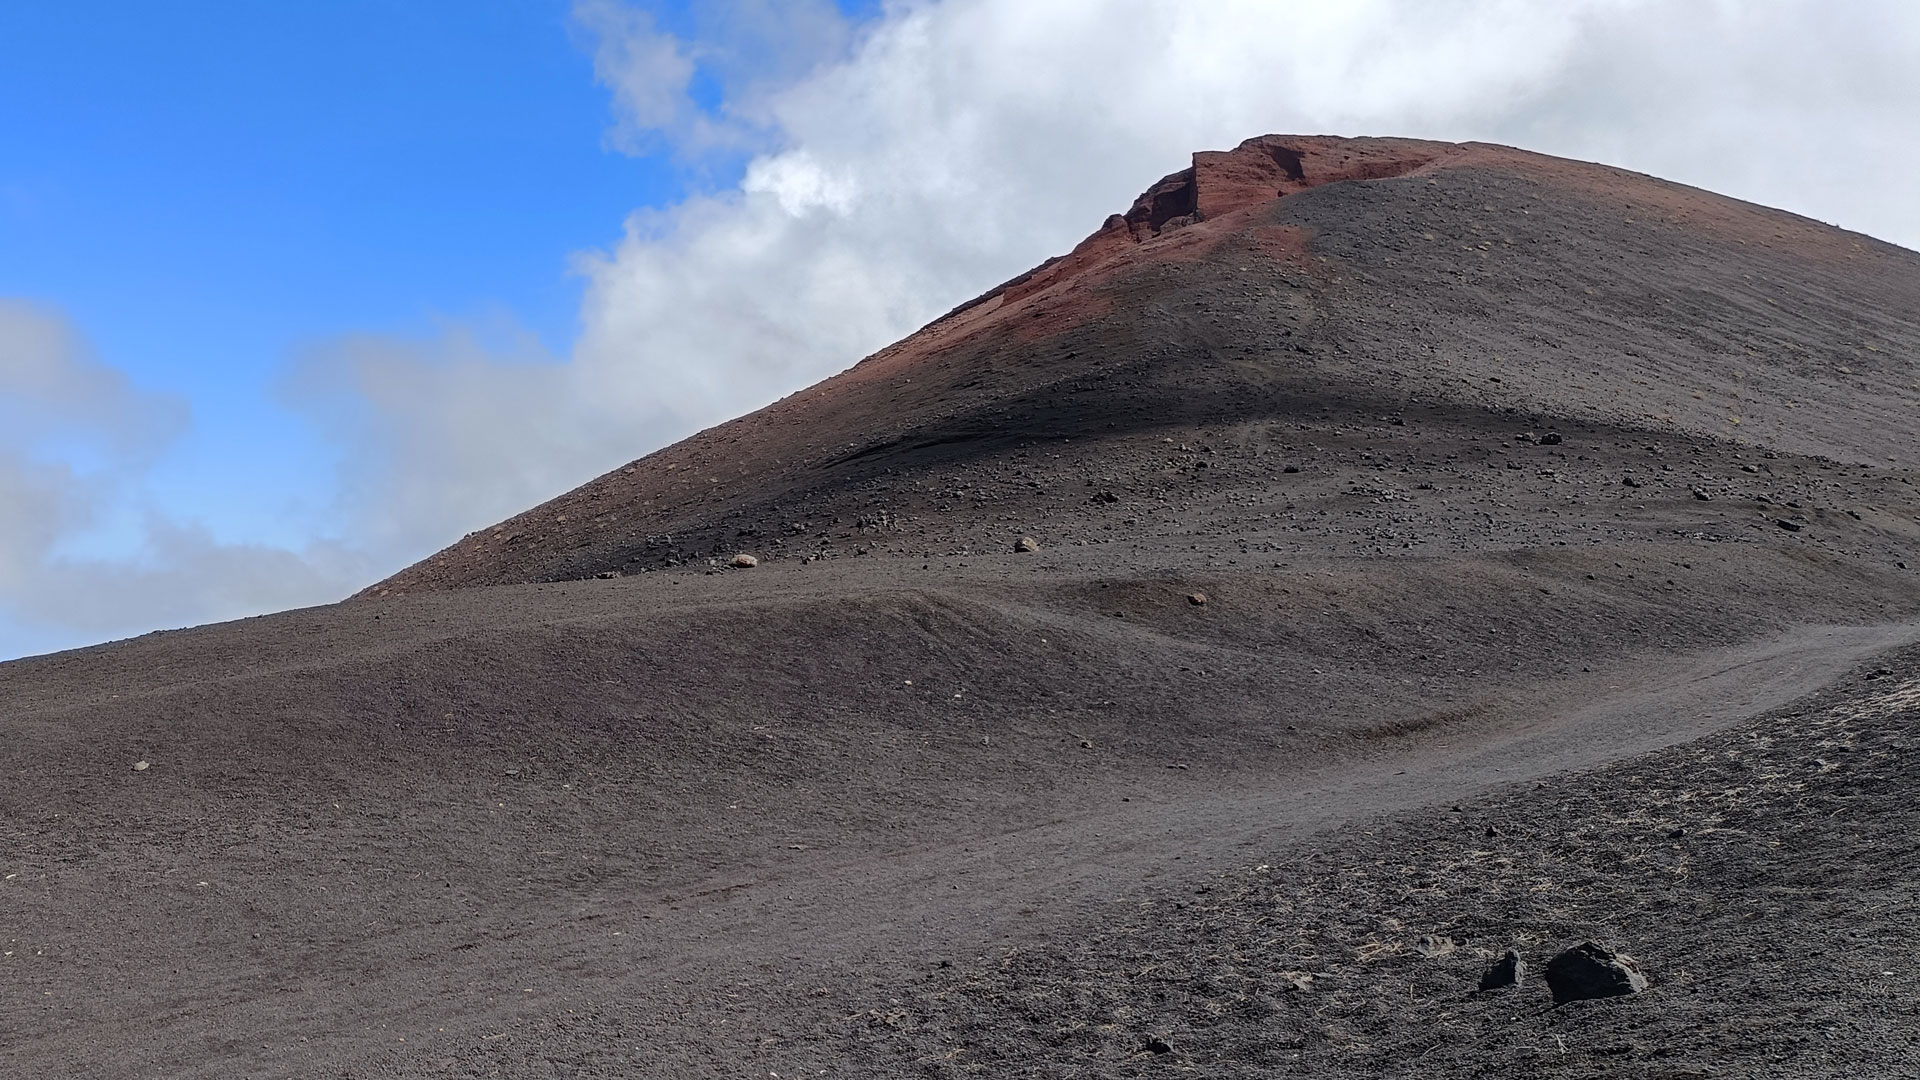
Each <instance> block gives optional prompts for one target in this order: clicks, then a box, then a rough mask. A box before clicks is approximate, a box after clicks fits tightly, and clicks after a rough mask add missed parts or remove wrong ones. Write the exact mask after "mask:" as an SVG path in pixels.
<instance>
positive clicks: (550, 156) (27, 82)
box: [0, 0, 686, 543]
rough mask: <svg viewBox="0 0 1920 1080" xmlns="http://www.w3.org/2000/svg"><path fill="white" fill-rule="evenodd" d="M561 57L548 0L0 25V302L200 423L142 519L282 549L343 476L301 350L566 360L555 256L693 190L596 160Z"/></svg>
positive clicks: (660, 157) (95, 6)
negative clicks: (298, 408) (48, 314)
mask: <svg viewBox="0 0 1920 1080" xmlns="http://www.w3.org/2000/svg"><path fill="white" fill-rule="evenodd" d="M579 37H580V34H579V31H578V29H577V28H575V27H574V26H572V25H571V24H570V22H569V18H568V9H567V6H566V5H565V4H562V3H557V2H547V0H518V2H512V0H503V2H493V3H485V4H471V3H446V2H441V3H428V2H421V0H333V2H329V3H326V4H293V3H272V2H254V3H246V2H230V3H197V4H196V3H183V4H164V5H162V4H138V3H101V2H86V0H78V2H65V3H60V4H16V5H7V6H5V7H4V8H0V101H5V102H7V103H8V106H7V107H6V108H5V109H4V110H0V251H5V252H6V257H5V258H4V259H0V294H10V295H14V296H21V297H29V298H33V299H36V300H40V301H43V302H45V303H47V304H49V305H53V306H56V307H58V308H59V309H60V310H62V311H64V312H65V313H66V314H67V315H68V316H69V317H70V318H71V319H72V320H73V321H74V323H75V324H77V325H78V326H79V327H80V328H82V329H83V331H84V333H85V334H86V336H87V337H88V338H90V339H91V341H92V342H93V344H94V346H95V348H96V349H97V351H98V353H99V354H100V356H101V357H102V358H103V359H104V360H106V361H107V362H108V363H110V364H112V365H114V366H116V367H118V368H120V369H121V370H123V371H125V372H126V373H127V374H128V375H129V376H130V377H131V378H132V379H133V380H134V381H135V382H136V383H139V384H142V385H145V386H149V387H152V388H155V389H163V390H165V391H167V392H170V393H173V394H177V395H181V396H184V397H185V398H186V399H187V400H188V401H189V402H190V403H191V406H192V412H193V427H192V429H191V431H190V433H189V434H188V435H187V436H186V437H185V438H183V439H182V440H181V441H180V442H178V443H177V444H175V445H174V446H173V447H172V448H171V450H170V451H169V452H168V453H167V454H166V456H165V458H164V459H163V460H162V461H161V462H160V463H158V465H157V466H156V468H155V471H154V473H153V475H152V494H153V497H154V498H156V499H157V500H159V501H161V502H163V503H165V504H166V505H168V506H170V507H172V508H174V509H175V510H176V511H177V512H180V513H183V514H187V515H190V516H193V517H195V518H197V519H199V520H201V521H203V522H205V523H207V524H208V525H210V526H211V527H212V528H213V530H214V532H215V533H216V534H218V535H222V536H225V537H229V538H235V539H237V538H241V537H246V538H253V539H264V540H270V541H275V542H282V543H292V542H296V541H298V540H300V539H301V538H303V537H304V536H305V535H306V534H307V533H308V532H310V531H312V530H314V529H316V528H322V527H324V525H325V522H324V520H323V515H325V514H326V513H327V512H328V508H327V507H326V506H325V505H324V500H323V493H324V492H325V491H326V490H327V484H328V480H327V476H326V472H327V470H328V468H329V467H330V465H331V461H332V457H333V453H332V450H331V449H330V448H329V447H327V446H324V445H322V444H321V443H320V442H319V440H318V439H317V437H316V436H315V434H314V433H313V432H312V431H310V430H308V429H307V428H306V427H305V426H304V425H302V424H301V423H299V422H298V421H297V419H296V418H295V417H293V416H292V415H291V414H289V413H288V411H287V410H286V409H284V408H283V407H281V406H280V405H279V403H278V402H277V400H276V393H275V387H276V383H277V381H278V380H279V379H280V377H281V375H282V372H283V370H284V368H285V366H286V364H287V362H288V359H289V356H290V355H291V354H292V353H293V352H294V351H296V350H298V349H300V348H301V347H303V345H305V344H307V343H310V342H313V341H317V340H321V339H324V338H327V337H329V336H332V335H335V334H339V333H342V332H347V331H354V332H371V333H390V334H399V335H420V334H430V333H432V332H433V331H434V328H435V325H436V323H437V322H438V321H439V320H444V319H447V318H462V319H466V318H475V317H480V318H497V319H510V320H512V321H513V322H514V323H516V324H517V325H518V326H520V327H522V328H524V329H526V330H528V331H531V332H532V333H534V334H536V335H538V336H539V338H540V339H541V341H542V342H544V343H545V344H546V346H547V347H548V348H549V349H551V350H553V351H554V352H555V354H556V355H559V354H562V353H564V350H565V349H566V347H567V345H568V343H569V342H570V341H571V339H572V336H573V334H574V332H575V329H576V324H577V320H578V312H579V300H580V289H581V285H580V282H579V280H578V278H577V276H576V275H574V274H572V273H571V272H570V269H569V258H570V256H571V255H572V253H574V252H576V251H580V250H584V249H589V248H594V247H600V246H604V245H606V244H609V243H611V242H613V241H614V240H616V239H617V238H618V236H619V228H620V222H621V220H622V218H623V217H624V216H625V215H626V214H627V213H628V212H629V211H631V210H633V209H634V208H635V207H641V206H658V205H666V204H669V203H671V202H672V201H674V200H675V199H677V198H678V197H679V196H680V195H682V194H683V193H684V191H685V188H686V179H685V178H684V176H683V173H682V170H680V169H678V168H676V167H675V164H674V162H673V161H672V160H671V159H670V156H669V153H670V151H669V150H666V149H663V150H662V151H661V152H660V153H657V154H655V155H653V156H650V157H641V158H635V157H630V156H627V155H625V154H621V153H615V152H610V151H609V150H607V149H606V148H605V147H604V146H603V134H604V132H605V131H606V129H607V125H608V108H607V100H606V93H605V91H604V90H602V89H601V88H600V87H598V86H596V85H595V83H594V77H593V67H592V61H591V57H590V56H589V54H588V52H587V51H586V49H585V47H584V46H583V45H582V43H581V42H580V41H579ZM234 492H245V493H247V495H248V498H245V499H236V498H233V497H231V496H232V493H234Z"/></svg>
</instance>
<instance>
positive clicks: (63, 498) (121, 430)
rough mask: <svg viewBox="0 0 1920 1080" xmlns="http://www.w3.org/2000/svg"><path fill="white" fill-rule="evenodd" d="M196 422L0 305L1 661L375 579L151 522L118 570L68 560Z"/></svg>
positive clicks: (17, 304)
mask: <svg viewBox="0 0 1920 1080" xmlns="http://www.w3.org/2000/svg"><path fill="white" fill-rule="evenodd" d="M188 419H189V418H188V416H187V411H186V408H185V406H184V405H183V404H182V403H181V402H179V401H177V400H175V399H173V398H171V397H167V396H165V395H160V394H154V393H150V392H145V391H141V390H139V389H137V388H135V387H133V386H131V385H130V384H129V383H128V382H127V380H126V378H125V377H124V376H123V375H121V374H120V373H119V372H117V371H115V370H113V369H112V368H109V367H107V366H105V365H103V364H101V363H100V362H99V361H98V360H97V359H96V358H94V357H93V356H92V355H91V353H90V351H89V350H88V348H87V346H86V343H85V342H84V341H83V340H82V339H81V338H80V336H79V335H78V334H77V333H76V332H75V331H74V330H73V328H72V327H71V326H69V325H68V323H67V322H66V320H64V319H63V318H61V317H60V316H59V315H58V314H57V313H54V312H52V311H48V310H46V309H43V308H40V307H37V306H35V305H32V304H29V303H26V302H23V301H19V300H7V299H0V657H5V656H10V655H14V654H15V653H18V652H23V651H37V650H39V649H44V648H50V647H57V646H59V645H67V644H78V643H82V642H86V641H97V640H100V639H102V638H106V637H114V636H119V635H125V634H131V633H136V632H139V631H143V630H149V629H153V628H155V627H162V626H186V625H191V624H194V623H201V622H207V621H211V620H216V619H225V618H234V617H237V616H241V615H251V614H256V613H258V612H263V611H272V610H276V609H280V608H285V607H291V606H296V605H300V604H311V603H319V602H322V601H326V600H332V599H337V598H339V597H340V596H341V595H342V594H344V593H345V592H346V591H347V590H348V586H349V585H350V584H351V583H355V582H358V581H360V580H363V579H364V577H365V576H366V575H367V574H368V573H369V570H370V565H369V563H368V562H367V560H366V559H365V557H364V556H362V555H358V554H355V553H352V552H349V551H346V550H344V549H339V548H335V547H331V546H328V545H315V546H313V547H311V548H309V549H308V550H306V551H303V552H300V553H294V552H289V551H283V550H275V549H271V548H265V547H260V546H255V545H244V544H226V543H221V542H219V541H218V540H216V539H215V538H213V537H212V536H210V535H208V534H207V533H206V532H205V530H203V529H200V528H197V527H194V526H192V525H187V524H182V523H179V522H176V521H173V520H171V519H169V518H168V517H166V516H165V515H164V514H161V513H159V512H157V511H154V510H152V509H151V508H147V509H145V510H137V512H136V514H135V516H136V517H137V518H138V519H139V525H138V527H137V529H136V535H134V536H132V537H130V538H127V537H122V538H119V542H118V543H117V544H115V545H113V546H115V547H116V549H117V551H116V553H115V554H114V555H113V556H111V557H105V556H97V555H96V556H92V557H79V556H74V555H71V554H69V553H68V552H67V549H68V548H70V547H72V546H74V545H75V542H76V541H78V540H82V539H85V538H87V537H89V535H90V534H93V533H95V532H97V531H98V530H99V529H101V528H102V527H104V526H105V525H106V524H107V519H108V518H109V517H111V516H114V514H115V512H116V511H119V510H122V509H124V508H126V507H128V506H129V505H133V506H135V507H137V506H138V504H139V502H140V500H141V496H142V490H143V480H144V478H145V475H146V473H147V470H148V469H149V468H150V467H151V465H152V464H153V461H154V459H155V457H156V456H157V455H158V454H159V453H160V452H161V451H162V450H163V449H164V448H165V447H166V446H167V445H168V444H169V443H170V442H172V441H173V440H174V439H175V438H177V437H178V436H179V435H180V434H182V433H183V432H184V431H185V429H186V425H187V423H188Z"/></svg>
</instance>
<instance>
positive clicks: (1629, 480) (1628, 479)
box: [1620, 475, 1640, 488]
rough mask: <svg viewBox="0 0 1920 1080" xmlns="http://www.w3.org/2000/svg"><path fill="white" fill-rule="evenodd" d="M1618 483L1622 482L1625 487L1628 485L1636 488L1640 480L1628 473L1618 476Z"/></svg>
mask: <svg viewBox="0 0 1920 1080" xmlns="http://www.w3.org/2000/svg"><path fill="white" fill-rule="evenodd" d="M1620 483H1622V484H1624V485H1625V486H1627V487H1630V488H1637V487H1639V486H1640V481H1639V479H1638V478H1637V477H1634V476H1631V475H1628V476H1623V477H1621V478H1620Z"/></svg>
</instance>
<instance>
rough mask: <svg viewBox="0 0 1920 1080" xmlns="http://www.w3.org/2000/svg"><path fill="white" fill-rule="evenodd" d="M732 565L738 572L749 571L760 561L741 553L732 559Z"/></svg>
mask: <svg viewBox="0 0 1920 1080" xmlns="http://www.w3.org/2000/svg"><path fill="white" fill-rule="evenodd" d="M732 565H733V567H734V568H735V569H738V570H751V569H753V568H754V567H756V566H759V565H760V560H759V559H756V558H754V557H753V556H751V555H749V554H747V553H746V552H744V551H743V552H741V553H740V554H738V555H735V556H734V557H733V563H732Z"/></svg>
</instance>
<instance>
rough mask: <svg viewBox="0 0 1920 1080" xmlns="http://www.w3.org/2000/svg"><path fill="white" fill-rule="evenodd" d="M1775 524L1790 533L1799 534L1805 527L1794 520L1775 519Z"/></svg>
mask: <svg viewBox="0 0 1920 1080" xmlns="http://www.w3.org/2000/svg"><path fill="white" fill-rule="evenodd" d="M1773 523H1774V524H1775V525H1778V526H1780V527H1781V528H1783V529H1785V530H1787V531H1788V532H1799V531H1800V530H1801V528H1803V526H1802V525H1801V524H1800V523H1799V522H1797V521H1795V520H1793V519H1792V518H1775V519H1774V522H1773Z"/></svg>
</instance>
